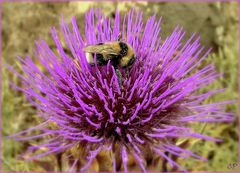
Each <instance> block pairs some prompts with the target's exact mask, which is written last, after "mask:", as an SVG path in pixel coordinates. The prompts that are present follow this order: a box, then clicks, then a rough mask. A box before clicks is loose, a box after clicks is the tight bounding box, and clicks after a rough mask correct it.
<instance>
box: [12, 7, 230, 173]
mask: <svg viewBox="0 0 240 173" xmlns="http://www.w3.org/2000/svg"><path fill="white" fill-rule="evenodd" d="M160 23H161V19H159V20H157V19H156V16H155V15H154V16H152V17H150V18H149V19H148V21H147V23H146V24H143V21H142V13H141V12H136V13H135V12H134V10H132V11H130V12H129V13H128V14H127V15H125V16H124V18H123V22H122V23H121V21H120V15H119V13H118V12H116V16H115V20H114V22H112V21H111V20H110V19H108V18H106V17H104V16H103V15H102V14H101V13H100V12H99V11H96V13H94V10H90V11H89V12H88V13H87V14H86V20H85V35H84V36H81V34H80V32H79V30H78V27H77V24H76V20H75V18H72V28H71V29H70V28H69V27H68V26H67V24H66V23H65V22H64V20H62V23H61V33H62V34H63V36H64V38H65V41H66V43H67V45H68V48H69V49H70V51H71V55H69V54H67V53H66V52H65V51H64V49H63V46H62V44H61V42H60V39H59V36H58V33H57V31H56V29H55V28H52V29H51V34H52V37H53V39H54V41H55V44H56V47H57V50H58V54H57V53H54V52H53V51H52V50H51V49H50V48H49V47H48V45H47V44H46V42H45V41H43V40H40V41H38V42H36V48H37V49H36V51H35V55H36V57H37V58H38V60H39V61H40V62H41V64H42V65H43V67H44V68H45V71H44V72H43V71H42V70H41V69H40V68H39V67H37V65H36V64H34V62H33V61H32V59H31V58H30V57H29V56H26V58H25V59H22V58H20V57H18V59H19V60H20V61H21V63H22V70H23V72H24V74H25V75H24V76H23V75H20V74H19V73H18V72H16V71H15V70H14V69H13V68H12V67H10V66H9V69H10V70H12V71H13V72H14V73H15V74H17V75H18V76H19V77H20V78H21V79H22V82H23V87H22V88H20V87H18V86H15V87H16V88H17V89H18V90H20V91H22V92H23V93H24V94H25V95H26V97H27V98H28V100H29V102H31V104H32V105H34V106H35V107H36V108H38V110H39V115H40V116H41V117H42V118H43V119H44V120H45V121H44V122H43V123H42V124H40V125H38V126H36V127H33V128H30V129H28V130H25V131H22V132H19V133H17V134H14V135H12V136H11V137H14V138H15V139H17V140H31V139H35V138H44V137H47V136H50V137H51V138H50V139H48V140H47V141H46V142H45V143H43V144H39V145H38V146H32V147H30V148H29V150H36V149H39V148H41V147H46V148H48V151H46V152H43V153H41V154H38V155H35V156H32V157H31V158H28V159H36V158H39V157H43V156H45V155H48V154H52V153H57V152H64V151H66V150H68V149H71V148H72V147H75V146H82V147H83V148H84V150H86V151H87V152H88V153H89V155H88V156H87V160H88V162H87V163H86V165H85V166H84V167H82V168H81V171H84V170H86V169H87V167H88V166H90V164H91V162H92V161H93V159H94V158H95V157H96V156H97V155H98V153H99V152H100V151H101V150H102V149H107V150H110V151H111V152H112V153H113V157H112V159H113V160H112V163H113V170H114V171H116V156H114V155H115V154H116V153H117V150H119V152H120V153H121V156H120V157H121V159H122V163H123V168H124V171H127V161H128V156H129V154H131V155H132V156H133V157H134V158H135V160H136V162H137V163H138V164H139V166H140V167H141V169H142V170H143V171H144V172H145V171H146V169H145V167H146V165H145V161H144V152H145V151H147V152H148V151H154V153H155V154H157V155H160V156H161V157H162V158H164V159H166V160H167V161H168V163H169V164H170V165H171V166H175V167H178V168H180V169H182V168H181V166H180V165H178V164H177V163H176V162H175V161H174V160H173V159H171V157H169V156H168V155H167V154H166V152H168V153H169V154H172V155H175V156H178V157H184V158H186V157H190V156H191V157H194V158H198V159H203V160H204V158H202V157H200V156H198V155H196V154H194V153H192V152H191V151H189V150H186V149H183V148H181V147H179V146H177V145H176V142H174V141H176V139H179V138H182V137H190V138H199V139H204V140H213V141H219V140H217V139H214V138H212V137H210V136H206V135H203V134H199V133H196V132H194V131H193V130H192V129H191V127H190V125H191V123H192V122H231V121H232V120H233V114H232V113H226V112H224V105H226V104H230V103H231V101H224V102H218V103H211V104H203V101H204V100H205V99H207V98H208V97H210V96H211V95H213V94H217V93H219V92H222V91H223V90H221V89H219V90H211V91H208V92H206V93H199V92H197V91H198V90H199V89H201V88H203V87H205V86H206V85H208V84H210V83H212V82H213V81H214V80H215V79H216V78H217V77H219V74H218V73H217V72H216V71H215V70H214V66H213V65H212V64H209V65H206V66H205V67H202V68H201V69H199V70H198V71H197V72H194V73H193V72H192V71H193V70H194V69H196V67H197V66H198V65H199V64H200V63H201V62H202V61H203V60H204V58H205V57H206V56H207V55H208V53H209V51H210V50H207V51H205V50H204V48H203V47H202V46H201V45H200V43H199V39H200V38H199V37H196V36H195V34H194V35H192V36H191V38H190V39H189V40H188V41H187V42H186V43H184V44H183V43H182V40H183V37H184V35H185V32H183V30H182V29H181V28H179V27H176V28H175V29H174V31H173V33H172V34H171V35H170V36H169V37H167V38H166V40H165V41H163V43H162V40H161V38H160V37H159V33H160ZM120 33H121V37H122V40H123V41H125V42H127V43H129V44H130V45H131V46H132V47H133V48H134V50H135V51H136V55H137V60H136V62H135V63H134V64H133V66H132V67H131V68H129V69H121V68H120V69H119V70H120V72H121V74H122V83H121V84H119V82H118V80H119V79H118V75H117V74H116V71H115V69H114V68H113V66H112V65H111V63H110V61H109V63H108V64H107V65H106V66H97V65H96V64H95V66H93V67H92V66H90V65H89V64H88V63H87V60H86V57H85V53H84V52H83V51H82V48H83V47H84V46H86V45H92V44H97V43H102V42H103V43H104V42H106V41H117V40H118V37H119V34H120ZM53 123H54V124H55V127H54V128H53V127H52V124H53ZM37 129H39V130H40V131H41V132H42V133H41V134H39V135H35V136H30V137H19V136H21V135H23V134H25V133H26V132H29V131H32V130H37ZM76 162H77V159H76V160H75V161H74V163H73V165H72V168H71V170H73V169H74V166H75V164H76Z"/></svg>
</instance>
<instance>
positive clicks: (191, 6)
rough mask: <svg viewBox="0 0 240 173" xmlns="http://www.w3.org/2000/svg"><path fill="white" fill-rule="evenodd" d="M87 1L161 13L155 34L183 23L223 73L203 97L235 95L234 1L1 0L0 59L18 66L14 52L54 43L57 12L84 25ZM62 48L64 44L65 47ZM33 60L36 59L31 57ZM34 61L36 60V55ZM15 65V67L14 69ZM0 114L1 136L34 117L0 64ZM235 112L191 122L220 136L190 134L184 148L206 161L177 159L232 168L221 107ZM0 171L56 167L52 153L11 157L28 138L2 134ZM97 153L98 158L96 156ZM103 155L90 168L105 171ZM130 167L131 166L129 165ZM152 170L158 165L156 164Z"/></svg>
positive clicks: (233, 136) (231, 132)
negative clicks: (32, 157) (217, 119)
mask: <svg viewBox="0 0 240 173" xmlns="http://www.w3.org/2000/svg"><path fill="white" fill-rule="evenodd" d="M91 7H98V8H100V9H101V10H102V11H103V12H104V13H105V14H106V15H108V16H110V17H111V16H113V14H114V12H115V9H116V8H118V9H119V11H120V12H121V13H122V14H123V13H126V12H127V11H128V10H129V9H132V8H133V7H134V8H135V9H140V10H142V11H143V12H144V20H145V21H146V20H147V18H148V17H149V16H151V15H153V14H154V13H156V14H157V16H159V17H160V16H163V20H162V21H163V22H162V30H161V35H162V37H163V38H166V36H167V35H168V34H170V33H171V32H172V30H173V29H174V27H175V26H176V25H180V26H183V28H184V30H186V31H187V37H189V36H190V35H191V34H192V33H194V32H197V33H198V34H199V35H200V36H201V38H202V39H201V42H202V43H203V44H204V45H206V46H207V47H212V48H213V51H212V53H211V55H209V57H208V59H207V60H206V61H205V62H204V63H214V64H215V65H216V68H217V71H219V72H221V73H222V72H223V73H224V75H223V77H221V78H220V79H219V80H218V81H216V82H215V83H214V84H212V85H211V86H208V87H206V88H205V89H203V90H206V89H209V88H222V87H224V88H226V91H225V92H224V93H221V94H218V95H216V96H214V97H212V98H210V99H208V100H207V101H206V102H214V101H216V102H217V101H222V100H228V99H235V100H237V98H238V93H237V84H238V82H237V64H238V60H237V59H238V58H237V57H238V39H237V38H239V36H238V32H237V27H238V20H239V19H238V16H237V3H236V2H216V3H170V2H169V3H166V2H162V3H153V2H134V3H133V2H56V3H29V2H28V3H25V2H17V3H16V2H14V3H13V2H12V3H11V2H9V3H7V2H5V3H2V9H3V13H2V55H3V59H2V62H3V64H5V63H8V64H11V65H12V66H14V67H15V68H16V69H19V64H18V62H17V61H16V55H20V56H23V57H24V55H25V54H30V55H32V53H33V48H34V41H35V40H38V39H39V38H43V39H44V40H46V41H47V42H48V44H49V46H50V47H51V48H53V49H54V43H53V41H52V39H51V37H50V34H49V30H50V27H52V26H55V27H56V28H58V27H59V23H60V20H61V15H63V16H64V17H65V19H66V20H67V21H68V22H69V21H70V18H71V16H75V17H76V18H77V22H78V25H79V27H80V30H81V32H83V28H84V12H86V11H87V10H88V9H89V8H91ZM66 49H67V47H66ZM34 61H36V59H34ZM36 62H37V61H36ZM19 71H20V70H19ZM2 76H3V79H2V90H3V91H2V96H3V98H2V100H3V105H2V120H3V132H2V134H3V136H7V135H10V134H13V133H16V132H19V131H21V130H24V129H26V128H28V127H32V126H34V125H36V124H38V123H39V121H40V120H39V119H38V116H37V115H36V109H34V107H32V106H31V105H30V104H29V103H28V102H27V101H26V99H25V97H24V96H23V94H22V93H20V92H18V91H15V90H13V89H11V88H10V87H9V81H13V82H14V83H17V84H19V85H20V82H21V81H20V79H18V78H17V77H16V76H14V75H13V74H11V73H10V72H9V71H8V70H6V69H5V68H4V67H3V68H2ZM227 110H228V111H232V112H235V113H236V121H235V122H234V123H233V124H224V123H218V124H215V123H213V124H207V125H205V124H195V125H194V127H195V128H196V130H197V131H203V133H204V134H207V135H211V136H214V137H217V138H221V139H222V140H223V142H222V143H219V144H216V143H214V142H206V141H201V140H192V141H191V145H190V146H188V149H191V150H193V151H194V152H196V153H198V154H200V155H202V156H204V157H206V158H208V159H209V161H208V162H203V161H198V160H194V159H179V160H178V162H179V163H180V164H181V165H182V166H184V167H185V168H187V169H188V170H190V171H222V172H231V171H237V169H239V168H235V169H228V168H227V166H228V164H230V163H236V162H237V150H238V144H237V141H238V134H237V104H235V105H230V106H228V107H227ZM2 142H3V171H8V172H10V171H11V172H12V171H17V172H19V171H56V170H57V168H56V159H55V157H54V156H47V157H45V158H43V159H40V160H38V161H31V162H26V161H24V160H22V159H17V156H18V155H19V154H21V153H23V152H24V151H25V150H26V148H27V146H29V145H30V144H34V141H30V142H16V141H13V140H9V139H5V138H3V141H2ZM99 158H100V159H99ZM104 164H106V165H109V159H108V157H107V156H104V153H103V154H102V155H101V156H99V157H98V159H97V160H95V161H94V163H93V168H92V170H95V171H109V170H111V169H110V168H108V167H109V166H104ZM132 170H139V169H135V167H134V166H133V169H132ZM152 170H153V171H160V167H159V166H156V167H155V168H153V169H152Z"/></svg>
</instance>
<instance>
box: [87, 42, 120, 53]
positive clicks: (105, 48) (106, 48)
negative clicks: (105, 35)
mask: <svg viewBox="0 0 240 173" xmlns="http://www.w3.org/2000/svg"><path fill="white" fill-rule="evenodd" d="M82 50H83V52H88V53H99V54H103V55H117V54H118V51H117V50H116V49H114V45H112V44H101V45H90V46H86V47H84V48H83V49H82Z"/></svg>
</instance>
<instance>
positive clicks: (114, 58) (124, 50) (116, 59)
mask: <svg viewBox="0 0 240 173" xmlns="http://www.w3.org/2000/svg"><path fill="white" fill-rule="evenodd" d="M83 52H85V53H86V58H87V62H88V63H89V64H90V65H94V56H95V55H96V62H97V64H98V65H100V66H103V65H106V64H107V63H108V61H111V63H112V65H113V66H114V68H115V69H118V66H120V67H122V68H127V67H129V66H131V65H132V64H133V63H134V62H135V60H136V53H135V51H134V49H133V48H132V47H131V46H130V45H129V44H128V43H125V42H121V41H114V42H105V43H99V44H96V45H89V46H86V47H84V48H83Z"/></svg>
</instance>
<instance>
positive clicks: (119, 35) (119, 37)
mask: <svg viewBox="0 0 240 173" xmlns="http://www.w3.org/2000/svg"><path fill="white" fill-rule="evenodd" d="M121 40H122V33H121V32H119V34H118V41H121Z"/></svg>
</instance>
